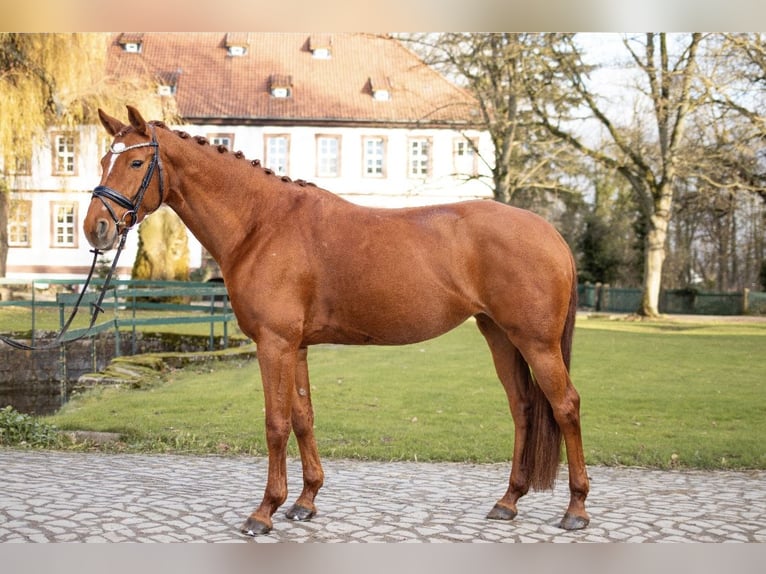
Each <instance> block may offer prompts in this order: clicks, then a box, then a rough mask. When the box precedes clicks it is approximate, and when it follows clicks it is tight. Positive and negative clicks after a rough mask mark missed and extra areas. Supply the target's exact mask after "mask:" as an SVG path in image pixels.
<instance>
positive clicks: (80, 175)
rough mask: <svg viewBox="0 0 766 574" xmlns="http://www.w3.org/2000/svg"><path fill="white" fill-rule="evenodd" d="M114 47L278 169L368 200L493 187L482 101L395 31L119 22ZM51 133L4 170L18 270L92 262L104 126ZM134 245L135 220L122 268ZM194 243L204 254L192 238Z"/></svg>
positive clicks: (196, 122) (118, 63) (48, 273)
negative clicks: (94, 196)
mask: <svg viewBox="0 0 766 574" xmlns="http://www.w3.org/2000/svg"><path fill="white" fill-rule="evenodd" d="M108 50H109V53H108V59H107V62H108V64H107V65H108V70H109V73H110V74H112V75H115V76H118V77H125V76H131V75H132V76H138V75H141V76H144V77H148V78H150V79H152V80H153V81H154V82H156V86H157V93H158V95H159V97H161V98H167V99H168V100H167V102H168V103H172V107H173V108H174V109H176V110H177V113H178V115H179V116H180V117H181V118H182V122H181V125H179V126H174V127H176V128H178V129H182V130H185V131H187V132H189V133H191V134H193V135H202V136H205V137H207V138H208V140H209V141H210V142H211V143H214V144H223V145H226V146H227V147H229V148H230V149H231V150H232V151H242V152H243V153H244V154H245V156H246V157H247V158H249V159H256V158H257V159H260V160H261V162H262V163H263V165H264V166H265V167H268V168H270V169H272V170H274V171H275V172H276V173H278V174H284V175H289V176H290V177H292V178H294V179H304V180H308V181H312V182H314V183H316V184H317V185H319V186H320V187H324V188H326V189H328V190H330V191H333V192H335V193H337V194H338V195H340V196H342V197H344V198H346V199H348V200H350V201H354V202H357V203H360V204H364V205H370V206H380V207H402V206H414V205H424V204H434V203H445V202H452V201H459V200H464V199H470V198H486V197H491V191H490V188H489V187H488V186H487V185H486V182H485V181H481V177H480V176H487V175H489V168H488V167H487V166H486V165H485V164H484V163H483V162H482V161H480V158H490V157H492V153H491V141H490V139H489V135H488V133H487V132H486V131H483V130H481V129H477V125H478V120H479V117H480V116H479V112H478V107H477V103H476V102H475V100H474V99H473V98H472V97H471V96H470V95H469V94H468V93H467V92H466V91H465V90H462V89H461V88H459V87H457V86H455V85H454V84H452V83H450V82H449V81H447V79H445V78H444V77H443V76H441V75H439V74H438V73H436V72H435V71H434V70H432V69H431V68H429V67H428V66H426V65H425V64H424V63H423V62H422V61H421V60H420V59H419V58H418V57H417V56H416V55H415V54H414V53H413V52H412V51H410V50H408V49H407V48H406V47H405V46H403V45H402V44H401V43H400V42H399V41H398V40H396V39H394V38H392V37H388V36H382V35H375V34H310V33H266V34H263V33H257V34H256V33H250V34H244V33H228V34H227V33H167V34H160V33H118V34H114V35H112V36H111V41H110V45H109V48H108ZM107 111H108V112H109V113H110V114H111V115H113V116H116V117H118V118H123V120H124V121H125V116H126V112H125V110H107ZM147 119H154V118H150V117H147ZM47 143H48V145H46V146H44V147H43V148H41V149H39V150H37V152H36V153H35V154H34V157H33V160H32V162H31V163H30V164H29V165H26V166H20V167H18V166H17V169H16V170H15V172H14V173H10V174H9V175H8V181H9V182H10V184H11V196H10V197H11V202H10V206H11V209H10V216H9V246H10V249H9V255H8V268H7V275H8V276H9V277H16V278H23V277H32V276H36V277H40V276H45V277H51V278H52V277H76V276H81V275H82V274H83V273H85V271H86V269H87V266H88V264H89V262H90V258H91V257H90V255H88V249H89V246H88V245H87V242H86V240H85V238H84V236H83V235H82V231H81V225H82V218H83V217H84V215H85V212H86V210H87V207H88V203H89V201H90V192H91V190H92V189H93V187H94V186H95V185H97V184H98V180H99V175H100V167H99V163H98V162H99V159H100V158H101V157H102V156H103V154H104V153H105V152H106V149H107V146H108V144H109V141H108V140H107V138H106V134H105V132H104V130H103V129H102V128H101V126H100V125H99V126H82V127H81V128H80V129H78V130H76V131H64V130H57V129H51V130H50V134H49V138H48V142H47ZM476 150H478V152H479V153H477V151H476ZM136 249H137V234H136V233H131V234H130V236H129V239H128V245H127V248H126V251H125V253H124V254H123V255H122V258H121V260H120V263H121V265H120V273H121V276H123V277H125V276H129V274H130V268H131V266H132V262H133V259H134V258H135V253H136ZM190 252H191V267H192V268H195V267H199V266H200V265H201V264H203V262H204V260H205V254H204V250H203V249H202V248H201V246H200V245H199V244H198V243H197V242H196V240H195V239H194V238H193V237H190Z"/></svg>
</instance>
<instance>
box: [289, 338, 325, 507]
mask: <svg viewBox="0 0 766 574" xmlns="http://www.w3.org/2000/svg"><path fill="white" fill-rule="evenodd" d="M292 422H293V432H294V433H295V437H296V438H297V439H298V448H299V449H300V452H301V463H302V465H303V492H301V495H300V496H299V497H298V500H296V501H295V504H293V505H292V506H291V507H290V509H289V510H288V511H287V513H286V514H287V517H288V518H291V519H293V520H308V519H310V518H311V517H312V516H314V514H316V507H315V506H314V498H315V497H316V495H317V492H319V489H320V488H321V487H322V483H323V482H324V471H323V470H322V463H321V462H320V460H319V452H318V451H317V445H316V439H315V438H314V409H313V407H312V405H311V386H310V384H309V369H308V363H307V349H306V348H302V349H301V350H300V351H299V352H298V368H297V370H296V376H295V392H294V394H293V410H292Z"/></svg>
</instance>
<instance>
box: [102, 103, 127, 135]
mask: <svg viewBox="0 0 766 574" xmlns="http://www.w3.org/2000/svg"><path fill="white" fill-rule="evenodd" d="M98 117H99V119H100V120H101V125H103V126H104V129H105V130H106V131H107V132H109V135H110V136H116V135H117V134H118V133H120V132H121V131H122V129H123V128H124V127H125V126H124V125H123V123H122V122H121V121H120V120H118V119H117V118H113V117H112V116H110V115H108V114H106V113H105V112H104V110H102V109H101V108H99V109H98Z"/></svg>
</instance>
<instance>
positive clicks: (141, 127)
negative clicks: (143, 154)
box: [125, 106, 146, 135]
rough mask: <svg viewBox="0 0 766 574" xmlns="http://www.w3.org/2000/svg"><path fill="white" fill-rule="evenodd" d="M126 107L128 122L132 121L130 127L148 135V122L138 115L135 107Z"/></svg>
mask: <svg viewBox="0 0 766 574" xmlns="http://www.w3.org/2000/svg"><path fill="white" fill-rule="evenodd" d="M125 107H127V108H128V120H130V125H131V126H133V128H134V129H135V130H136V131H137V132H138V133H140V134H144V135H146V121H144V118H142V117H141V114H140V113H138V110H137V109H136V108H134V107H133V106H125Z"/></svg>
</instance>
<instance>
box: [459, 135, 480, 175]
mask: <svg viewBox="0 0 766 574" xmlns="http://www.w3.org/2000/svg"><path fill="white" fill-rule="evenodd" d="M469 139H470V141H469ZM478 145H479V142H478V140H477V139H475V138H465V137H459V138H455V139H454V140H453V144H452V165H453V167H454V169H455V173H456V174H459V175H471V176H475V175H478V174H479V158H478V154H477V153H476V148H477V147H478Z"/></svg>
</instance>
